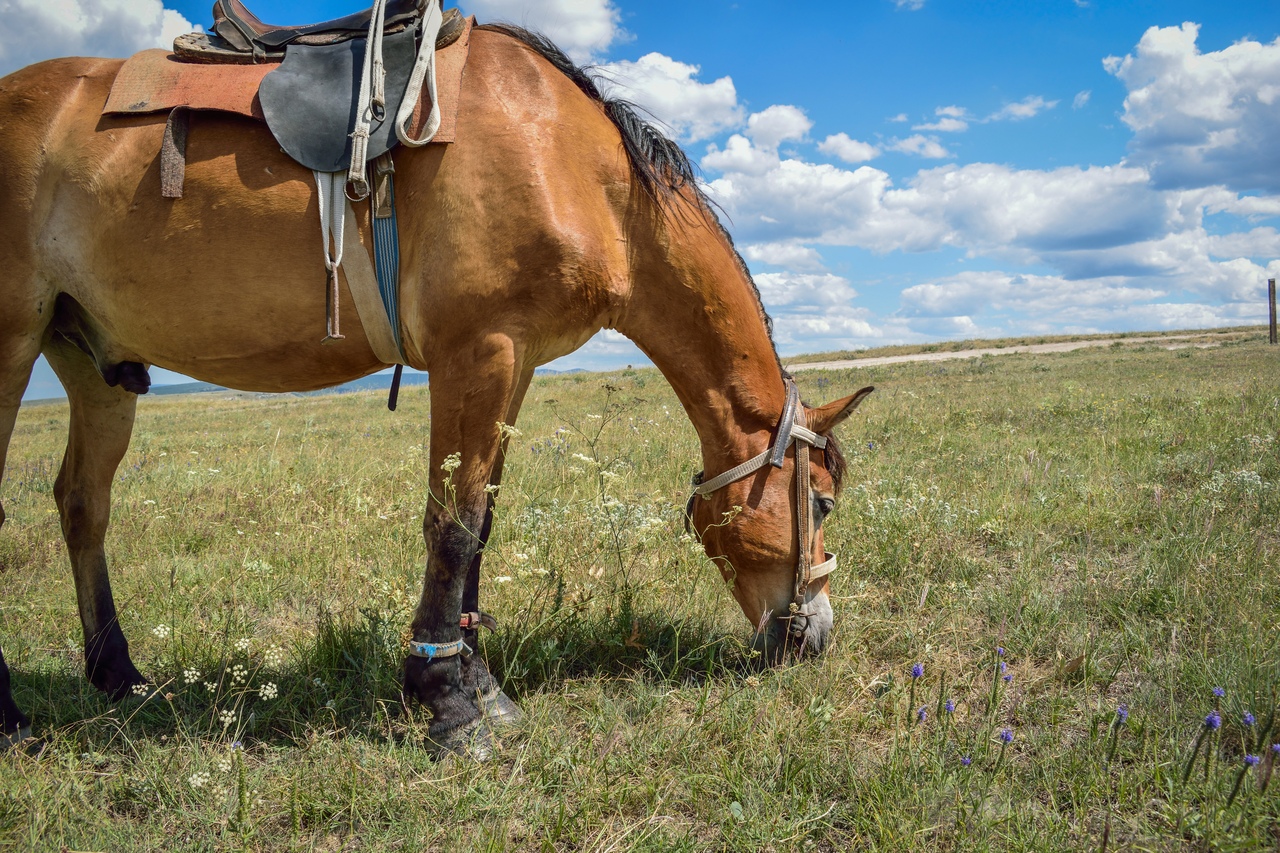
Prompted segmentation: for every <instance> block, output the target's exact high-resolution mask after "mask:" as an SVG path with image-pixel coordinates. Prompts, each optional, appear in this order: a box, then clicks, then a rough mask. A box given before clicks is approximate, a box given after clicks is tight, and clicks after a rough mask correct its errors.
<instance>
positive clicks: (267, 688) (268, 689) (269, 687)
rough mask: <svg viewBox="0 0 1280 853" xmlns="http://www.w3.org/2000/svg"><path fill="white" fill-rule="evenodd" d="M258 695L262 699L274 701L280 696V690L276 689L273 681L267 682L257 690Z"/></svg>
mask: <svg viewBox="0 0 1280 853" xmlns="http://www.w3.org/2000/svg"><path fill="white" fill-rule="evenodd" d="M258 695H259V696H261V697H262V698H263V699H274V698H276V697H277V696H279V695H280V690H279V688H277V687H276V683H275V682H274V681H268V682H267V683H266V684H264V685H262V686H261V687H259V688H258Z"/></svg>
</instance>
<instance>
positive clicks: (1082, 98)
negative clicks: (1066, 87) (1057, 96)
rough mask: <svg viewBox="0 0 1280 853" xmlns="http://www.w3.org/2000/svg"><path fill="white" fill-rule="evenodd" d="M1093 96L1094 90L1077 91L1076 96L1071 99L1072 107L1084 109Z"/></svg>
mask: <svg viewBox="0 0 1280 853" xmlns="http://www.w3.org/2000/svg"><path fill="white" fill-rule="evenodd" d="M1092 96H1093V92H1091V91H1090V90H1088V89H1084V90H1082V91H1079V92H1076V96H1075V97H1074V98H1072V99H1071V109H1073V110H1079V109H1084V107H1085V106H1086V105H1088V103H1089V98H1091V97H1092Z"/></svg>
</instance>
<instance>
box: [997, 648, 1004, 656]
mask: <svg viewBox="0 0 1280 853" xmlns="http://www.w3.org/2000/svg"><path fill="white" fill-rule="evenodd" d="M996 654H997V655H999V656H1000V657H1004V646H996Z"/></svg>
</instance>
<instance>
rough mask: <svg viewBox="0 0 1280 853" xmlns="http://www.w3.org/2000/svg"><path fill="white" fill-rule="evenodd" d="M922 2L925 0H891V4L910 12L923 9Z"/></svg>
mask: <svg viewBox="0 0 1280 853" xmlns="http://www.w3.org/2000/svg"><path fill="white" fill-rule="evenodd" d="M924 3H925V0H893V5H895V6H897V7H898V8H899V9H906V10H907V11H910V12H917V11H919V10H921V9H923V8H924Z"/></svg>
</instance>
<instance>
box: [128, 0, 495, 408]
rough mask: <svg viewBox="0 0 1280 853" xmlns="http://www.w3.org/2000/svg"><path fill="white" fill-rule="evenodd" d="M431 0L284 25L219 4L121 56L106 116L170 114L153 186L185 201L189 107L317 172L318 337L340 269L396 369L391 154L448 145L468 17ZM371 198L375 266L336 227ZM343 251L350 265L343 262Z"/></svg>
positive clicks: (387, 3) (330, 321)
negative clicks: (242, 121)
mask: <svg viewBox="0 0 1280 853" xmlns="http://www.w3.org/2000/svg"><path fill="white" fill-rule="evenodd" d="M440 2H441V0H375V3H374V7H373V9H371V10H369V11H366V12H361V13H358V14H355V15H348V16H346V17H344V18H338V19H336V20H333V21H327V22H323V23H318V24H309V25H306V26H300V27H281V26H273V25H270V24H264V23H262V21H260V20H259V19H258V18H257V17H256V16H254V15H253V13H251V12H250V11H249V10H248V9H247V8H245V6H244V5H243V3H242V2H240V0H216V3H215V5H214V10H213V12H214V21H215V24H214V33H213V34H208V35H206V34H203V33H192V34H189V35H186V36H181V37H179V38H178V39H177V40H176V41H175V42H174V52H173V53H172V54H170V53H167V52H165V51H159V50H155V51H143V52H142V53H140V54H137V55H135V56H133V57H132V58H130V59H129V60H127V61H126V62H125V63H124V65H123V66H122V67H121V69H120V71H119V73H118V74H117V76H116V80H115V82H114V84H113V85H112V89H111V94H110V96H109V97H108V99H107V104H106V106H105V107H104V108H103V113H104V114H107V115H110V114H134V115H136V114H139V113H154V112H159V111H162V110H168V111H169V119H168V121H167V123H166V127H165V134H164V138H163V141H162V144H161V151H160V183H161V194H162V195H163V196H164V197H166V198H174V199H177V198H181V197H182V196H183V181H184V174H185V171H186V148H187V136H188V133H189V131H190V114H191V111H192V110H219V111H229V112H236V113H239V114H241V115H249V116H252V117H253V118H256V119H258V120H261V121H264V122H265V123H266V125H267V127H268V128H269V129H270V131H271V133H272V135H273V136H274V137H275V139H276V142H278V143H279V145H280V147H281V148H282V149H283V150H284V151H285V153H287V154H289V155H290V156H291V157H292V158H293V159H294V160H295V161H297V162H298V163H300V164H301V165H303V166H305V167H307V168H308V169H310V170H312V172H313V173H314V175H315V179H316V184H317V190H318V192H319V195H320V210H321V212H320V219H321V231H322V236H323V237H324V262H325V268H326V270H327V271H328V276H327V278H328V282H327V287H326V291H327V302H328V306H327V308H326V315H327V335H326V337H325V339H324V341H322V343H329V342H332V341H340V340H342V339H343V335H342V334H341V333H340V331H339V319H338V304H339V298H338V273H339V271H340V269H341V271H342V272H344V273H345V274H346V279H347V284H348V289H349V290H350V291H351V294H352V297H353V300H354V301H355V304H356V308H357V310H358V312H359V314H360V317H361V321H362V325H363V326H364V328H365V332H366V336H367V337H368V339H369V343H370V345H371V346H372V348H373V350H374V353H375V355H377V356H378V358H379V359H380V360H382V361H383V362H384V363H387V364H397V365H402V364H403V363H404V361H405V356H404V351H403V348H402V344H401V340H400V334H399V331H400V330H399V322H398V312H399V309H398V302H397V299H398V296H397V293H398V278H399V241H398V238H397V236H396V230H397V226H396V217H395V193H394V189H393V187H392V173H393V172H394V171H395V170H394V166H393V164H392V162H391V157H390V151H391V149H392V148H394V147H395V146H396V145H397V144H401V143H403V144H405V145H409V146H419V145H425V144H427V143H428V142H432V141H434V142H450V141H452V140H453V128H454V123H455V122H456V116H457V101H458V96H459V88H460V84H461V78H462V72H463V67H464V66H465V63H466V58H467V52H468V44H467V43H468V40H469V34H470V30H471V27H472V25H473V23H474V19H464V18H463V17H462V16H461V14H459V13H458V11H457V10H456V9H450V10H449V11H448V13H442V10H441V9H440V6H439V4H440ZM442 96H443V97H442ZM344 190H345V194H346V196H347V198H346V199H344V198H343V195H344ZM353 190H354V192H353ZM370 195H372V196H373V199H372V217H371V220H372V227H373V243H372V248H373V252H374V258H373V260H374V262H375V263H374V264H372V265H371V264H370V263H369V261H370V258H369V256H368V254H366V250H365V249H364V248H363V247H361V246H360V239H359V237H358V232H357V231H355V230H352V229H346V230H345V232H344V220H345V219H346V218H347V217H348V216H349V215H350V212H351V210H352V208H351V205H350V201H361V200H363V199H364V198H366V197H368V196H370ZM348 200H349V201H348ZM352 241H354V242H352ZM331 246H332V250H331ZM344 249H350V251H345V252H344ZM344 254H345V256H346V257H347V258H348V260H350V261H351V263H349V264H346V265H343V264H342V260H343V257H344ZM398 377H399V372H398V370H397V379H398ZM396 384H398V382H397V383H393V390H392V400H391V402H390V404H389V405H390V406H391V408H392V409H394V408H395V400H394V397H395V385H396Z"/></svg>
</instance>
